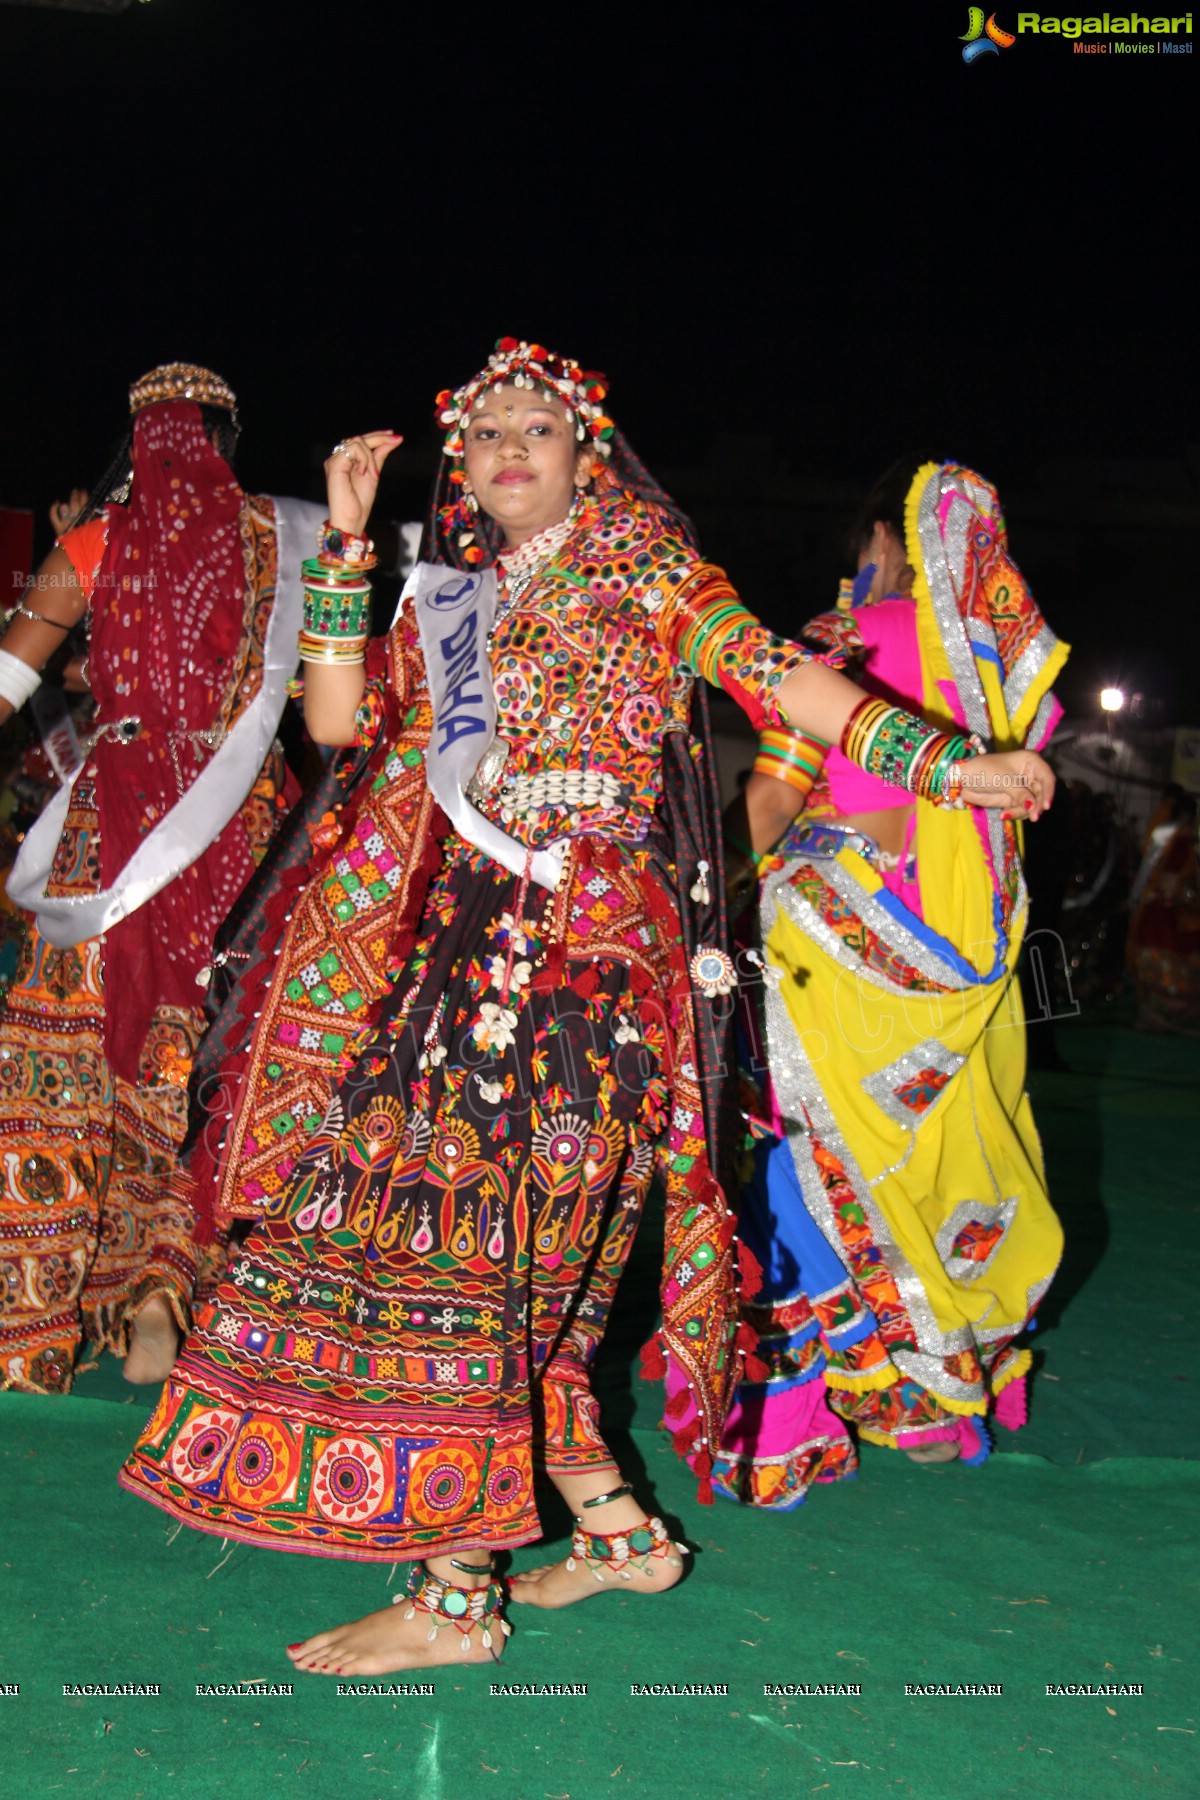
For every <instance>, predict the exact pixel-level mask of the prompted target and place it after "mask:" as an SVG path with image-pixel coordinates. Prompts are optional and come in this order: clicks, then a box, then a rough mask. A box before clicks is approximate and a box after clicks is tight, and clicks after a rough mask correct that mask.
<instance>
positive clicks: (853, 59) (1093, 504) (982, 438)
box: [0, 0, 1200, 722]
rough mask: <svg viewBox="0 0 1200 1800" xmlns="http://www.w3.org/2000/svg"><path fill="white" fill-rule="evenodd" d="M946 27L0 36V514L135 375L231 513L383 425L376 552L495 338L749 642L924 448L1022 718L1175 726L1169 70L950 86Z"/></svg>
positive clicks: (149, 27)
mask: <svg viewBox="0 0 1200 1800" xmlns="http://www.w3.org/2000/svg"><path fill="white" fill-rule="evenodd" d="M966 14H967V8H966V5H965V4H959V3H958V0H953V3H951V0H930V3H928V4H922V5H919V6H918V5H915V4H908V5H893V4H886V5H885V4H882V3H880V0H872V3H870V4H867V3H860V4H856V5H845V4H841V5H829V6H826V7H818V6H816V5H812V4H803V5H798V6H797V5H793V6H791V7H789V8H786V9H785V8H783V7H780V8H766V7H763V6H742V7H732V8H727V9H722V10H721V11H719V12H718V11H717V10H716V9H713V10H710V11H704V12H701V11H699V10H697V9H695V8H693V7H690V6H684V5H667V6H654V5H643V6H640V7H632V6H625V7H620V6H609V7H605V8H587V9H576V8H572V7H569V6H559V7H557V8H529V7H514V6H511V5H510V6H507V7H477V6H467V5H458V6H450V5H438V6H420V7H418V6H414V5H406V6H398V5H391V4H386V3H381V0H376V3H374V4H368V3H367V0H340V4H337V5H328V6H317V5H307V4H280V3H278V0H151V3H150V4H134V5H133V6H132V7H130V8H129V10H127V11H124V12H120V13H117V14H115V15H111V16H104V15H97V14H89V13H84V12H78V11H73V10H60V9H55V10H50V9H46V10H35V9H33V8H32V7H28V6H20V5H12V4H5V5H0V47H2V50H3V55H4V67H5V71H6V79H5V83H4V88H5V105H4V119H3V126H2V130H3V132H4V135H5V137H6V139H7V142H6V145H5V149H4V166H5V169H6V172H7V177H8V179H7V184H6V191H7V194H8V207H7V216H8V220H9V233H8V237H9V257H8V259H7V261H8V270H7V280H6V287H7V292H8V298H9V301H10V312H9V329H8V336H7V344H8V358H7V362H8V368H7V381H6V389H7V394H6V399H7V408H6V415H7V416H6V422H5V430H4V432H3V434H2V444H0V500H3V501H4V502H5V503H6V504H9V505H17V506H29V507H32V508H33V509H34V510H35V512H36V514H37V516H38V520H39V529H40V532H41V536H40V538H39V551H40V550H41V549H43V548H44V547H47V546H48V541H49V532H48V527H47V526H46V525H45V523H44V515H45V509H46V506H47V504H48V503H49V501H50V500H51V499H53V498H55V497H57V496H60V495H64V494H65V492H66V490H67V489H68V488H69V487H70V486H71V485H72V484H76V483H78V484H84V485H86V484H87V483H88V482H89V481H90V480H91V479H92V478H93V477H94V476H95V475H96V473H97V472H98V470H99V469H100V467H101V466H102V465H103V463H104V462H105V460H106V451H107V448H108V446H109V444H110V442H111V441H112V440H113V439H114V438H115V437H116V436H117V434H118V433H119V431H120V430H121V428H122V425H123V420H124V410H125V397H124V396H125V388H126V386H127V384H128V382H129V380H130V379H131V378H132V377H134V376H136V375H138V374H140V373H141V372H142V371H143V370H145V369H147V368H149V367H150V366H151V365H152V364H154V363H156V362H160V361H165V360H169V359H173V358H181V359H186V360H194V361H200V362H206V363H210V364H211V365H213V366H214V367H215V368H217V369H219V370H220V371H221V372H222V373H223V374H225V375H226V376H227V377H228V379H229V380H230V381H231V382H232V384H233V386H234V387H235V389H236V390H237V392H238V395H239V400H240V405H241V415H242V420H243V424H244V426H245V433H244V436H243V440H242V448H241V452H240V455H239V474H240V475H241V476H242V478H243V480H244V482H245V483H246V485H248V486H250V487H257V488H263V489H266V490H268V491H275V492H289V491H290V492H302V493H309V492H313V491H314V487H313V483H314V479H315V477H316V473H317V471H318V469H319V461H320V457H321V456H322V455H323V454H324V453H325V451H326V450H327V448H328V446H329V444H331V443H332V442H333V441H334V440H335V439H336V438H337V437H339V436H340V435H342V434H343V433H345V432H347V431H351V430H360V429H367V428H371V427H375V426H392V427H394V428H395V429H397V430H402V431H404V432H406V433H407V435H408V443H407V444H406V446H405V449H404V450H403V451H402V452H400V453H399V456H398V458H397V467H396V468H395V470H394V471H393V473H392V474H391V476H390V477H389V480H388V483H387V486H386V489H385V498H384V502H383V505H382V510H383V511H385V512H390V513H391V514H393V515H397V514H399V515H401V516H411V515H412V513H413V511H414V510H416V511H422V510H423V504H424V490H425V485H426V480H427V476H428V472H429V471H430V469H431V468H432V467H433V463H434V456H435V437H434V432H433V426H432V399H433V395H434V393H435V391H436V390H437V389H438V388H439V387H441V386H443V385H453V384H456V383H457V382H459V381H461V380H462V379H464V378H465V377H466V376H467V375H468V374H470V373H471V372H472V371H473V370H474V369H475V368H476V367H477V366H478V365H479V364H480V363H481V362H482V361H483V359H484V357H485V355H486V353H487V351H488V350H489V349H490V348H491V345H492V341H493V340H494V338H495V337H496V336H497V335H499V334H501V333H505V332H511V333H514V334H516V335H519V336H527V337H539V338H541V339H542V341H543V342H547V343H549V344H551V345H553V346H555V347H556V348H561V349H564V350H567V351H569V352H570V353H572V354H574V355H577V356H578V357H579V358H580V359H581V360H582V361H583V362H584V363H585V364H586V365H590V366H593V367H598V368H603V369H606V370H607V371H608V373H609V374H610V376H611V377H612V381H613V397H612V408H613V411H614V412H615V414H616V417H617V418H618V420H619V421H620V423H621V424H622V425H623V426H624V428H625V429H626V431H627V432H628V434H629V436H630V438H631V439H632V441H633V442H634V444H635V445H636V446H637V447H638V448H639V450H640V451H641V453H642V455H643V456H644V457H645V458H646V460H647V461H648V462H650V464H651V466H652V467H654V468H655V469H656V471H657V472H659V473H660V474H661V475H663V476H664V477H665V478H666V480H667V482H668V484H669V485H671V486H672V487H673V488H674V489H675V491H676V492H677V493H678V495H679V497H680V498H681V499H682V500H683V501H684V503H685V504H687V505H688V506H689V507H690V509H691V510H692V511H693V513H694V514H695V516H696V518H697V519H698V521H699V523H700V525H701V528H702V532H703V538H704V545H705V549H706V552H707V554H708V555H709V556H710V557H711V558H712V559H713V560H715V561H718V562H721V563H724V564H726V565H727V566H728V567H729V569H730V571H731V573H732V574H733V576H734V578H735V580H736V581H737V582H738V583H739V585H740V586H741V588H742V590H743V592H744V594H745V595H746V598H747V600H748V601H749V602H750V604H752V605H753V606H755V607H756V609H757V610H758V611H759V612H761V613H762V614H763V615H764V616H765V617H766V618H767V619H768V620H769V621H770V622H771V623H772V624H774V625H776V626H777V627H780V628H783V629H787V628H788V627H789V626H791V627H792V628H793V629H794V628H795V627H796V626H797V625H798V624H799V623H800V622H801V621H802V620H803V619H804V618H806V617H807V616H809V615H810V614H811V613H812V612H814V611H817V610H820V609H822V608H824V607H825V606H827V605H828V604H830V603H831V599H832V584H833V582H834V581H835V580H836V577H837V575H838V574H839V573H840V572H842V568H843V565H844V558H843V556H842V554H841V535H842V533H843V531H844V527H845V524H846V522H847V518H848V515H849V514H850V512H851V511H852V509H853V504H854V500H855V497H856V495H858V494H859V493H861V492H862V491H863V490H865V488H866V487H867V486H869V484H870V483H871V482H872V480H873V479H874V478H875V477H876V476H877V475H878V474H879V473H880V472H882V470H883V469H884V468H885V467H886V466H887V465H888V464H889V463H890V462H891V461H892V460H893V459H894V458H895V457H896V456H897V455H899V454H901V453H903V452H904V451H906V450H910V449H924V448H929V449H931V450H933V451H934V452H935V453H937V454H939V455H949V456H954V457H956V458H959V459H961V460H963V461H965V462H968V463H970V464H971V465H973V466H974V467H976V468H978V469H981V470H982V471H983V472H984V473H986V474H987V475H988V476H989V477H990V478H991V479H993V480H994V481H995V482H996V483H997V484H998V486H999V488H1000V491H1001V494H1002V495H1003V496H1004V498H1005V501H1006V507H1007V512H1008V518H1009V527H1010V533H1011V538H1012V543H1013V549H1014V553H1015V555H1016V557H1017V560H1018V561H1019V562H1020V563H1021V565H1022V567H1023V568H1024V569H1025V570H1026V572H1027V574H1028V575H1029V576H1030V578H1031V581H1032V583H1033V585H1034V590H1035V592H1036V593H1037V595H1038V598H1039V600H1040V602H1041V604H1042V607H1043V610H1044V611H1045V612H1046V614H1047V615H1048V617H1049V618H1050V620H1051V622H1052V623H1053V624H1054V626H1055V627H1056V628H1057V629H1058V630H1059V632H1060V633H1061V634H1062V635H1063V636H1065V637H1068V638H1069V639H1070V640H1071V641H1072V642H1073V643H1074V645H1075V646H1076V655H1075V658H1074V660H1073V664H1072V669H1071V671H1070V675H1069V679H1068V680H1067V682H1066V683H1064V687H1065V688H1066V690H1067V696H1066V697H1067V698H1068V700H1069V701H1073V702H1074V704H1075V705H1076V706H1083V705H1085V704H1087V705H1091V704H1093V703H1094V702H1093V696H1094V693H1095V690H1096V688H1097V687H1098V686H1099V685H1100V684H1101V682H1102V681H1108V680H1117V679H1119V680H1121V681H1122V682H1123V684H1124V685H1126V686H1127V687H1129V688H1138V689H1141V690H1143V691H1144V692H1145V693H1146V694H1147V695H1148V696H1152V697H1156V698H1157V699H1158V700H1159V701H1160V702H1161V710H1160V711H1159V713H1158V718H1159V719H1160V720H1162V721H1163V722H1169V721H1171V720H1176V719H1177V720H1180V721H1182V720H1184V719H1187V720H1188V722H1194V720H1195V716H1196V712H1197V708H1196V705H1195V702H1194V701H1193V699H1192V693H1191V681H1192V679H1193V677H1192V675H1191V671H1192V670H1193V669H1194V667H1195V663H1196V648H1197V641H1196V640H1197V630H1196V623H1195V612H1196V567H1197V555H1196V539H1197V529H1196V528H1197V523H1198V520H1200V451H1198V449H1197V433H1196V428H1195V415H1194V412H1193V410H1192V409H1191V408H1190V407H1189V406H1188V405H1187V404H1186V401H1185V389H1186V387H1187V385H1188V381H1189V377H1190V373H1191V368H1192V364H1193V359H1194V346H1193V336H1192V330H1191V319H1192V308H1191V307H1190V306H1188V305H1187V304H1186V303H1187V301H1190V299H1191V282H1190V280H1189V279H1188V278H1187V277H1186V275H1185V245H1186V246H1189V248H1190V247H1191V246H1192V245H1194V237H1195V209H1194V202H1193V177H1194V151H1193V131H1194V119H1195V110H1196V108H1195V101H1196V84H1195V57H1194V56H1174V57H1165V56H1159V55H1154V56H1146V57H1138V56H1129V57H1113V56H1108V57H1103V56H1093V55H1088V56H1084V55H1081V54H1077V53H1074V52H1073V51H1072V47H1071V44H1070V42H1069V41H1067V40H1064V39H1060V38H1051V37H1041V38H1034V37H1031V36H1028V35H1024V36H1022V37H1020V38H1019V39H1018V41H1017V43H1016V44H1015V45H1014V46H1013V47H1012V49H1011V50H1007V51H1004V52H1002V53H1001V54H999V55H997V56H988V57H984V58H982V59H980V60H979V61H977V62H976V63H974V64H972V65H971V66H969V67H968V66H967V65H965V64H964V63H963V60H962V56H961V48H960V44H959V41H958V39H959V36H960V34H961V33H962V32H963V31H964V30H965V29H966V24H967V18H966ZM1010 14H1011V16H1010ZM999 20H1000V23H1001V24H1006V25H1008V26H1009V28H1010V29H1011V28H1014V27H1015V22H1016V15H1015V11H1013V10H1012V9H1009V10H1005V9H1001V10H1000V13H999ZM1193 254H1194V252H1193ZM1185 308H1186V310H1185ZM1189 715H1190V716H1189Z"/></svg>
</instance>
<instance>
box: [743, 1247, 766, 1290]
mask: <svg viewBox="0 0 1200 1800" xmlns="http://www.w3.org/2000/svg"><path fill="white" fill-rule="evenodd" d="M738 1268H739V1269H740V1270H741V1274H742V1299H743V1300H753V1298H754V1296H755V1294H758V1293H761V1292H762V1284H763V1272H762V1264H761V1263H760V1262H759V1260H758V1258H757V1256H755V1254H754V1252H753V1250H751V1249H750V1248H749V1247H748V1246H747V1244H746V1241H745V1239H744V1238H743V1239H740V1240H739V1242H738Z"/></svg>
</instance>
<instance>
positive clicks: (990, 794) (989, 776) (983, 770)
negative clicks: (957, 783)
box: [959, 750, 1054, 819]
mask: <svg viewBox="0 0 1200 1800" xmlns="http://www.w3.org/2000/svg"><path fill="white" fill-rule="evenodd" d="M959 771H960V773H961V776H962V797H963V799H964V800H965V801H966V802H967V804H968V805H969V806H991V807H999V808H1002V809H1003V812H1004V816H1005V818H1007V819H1040V818H1041V816H1042V814H1043V813H1044V812H1049V810H1050V802H1051V801H1052V800H1053V798H1054V770H1053V769H1052V768H1051V767H1050V764H1049V763H1048V762H1045V761H1043V759H1042V758H1041V757H1040V756H1039V755H1038V753H1037V751H1036V750H1001V751H992V752H991V753H989V754H988V755H987V756H971V757H966V758H965V759H964V760H963V761H962V762H961V763H960V764H959Z"/></svg>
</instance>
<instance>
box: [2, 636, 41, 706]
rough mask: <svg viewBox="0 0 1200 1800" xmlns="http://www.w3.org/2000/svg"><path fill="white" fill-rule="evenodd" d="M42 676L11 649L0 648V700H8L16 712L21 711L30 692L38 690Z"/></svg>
mask: <svg viewBox="0 0 1200 1800" xmlns="http://www.w3.org/2000/svg"><path fill="white" fill-rule="evenodd" d="M41 685H42V678H41V676H40V674H39V673H38V671H37V670H36V669H31V668H30V666H29V664H28V663H27V662H22V661H21V659H20V657H19V656H14V655H13V654H12V651H11V650H0V700H7V701H8V703H9V705H10V706H11V707H12V709H13V711H14V712H20V710H21V708H22V707H23V706H24V704H25V702H26V701H27V700H28V698H29V696H30V694H34V693H36V692H37V690H38V688H40V687H41Z"/></svg>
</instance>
